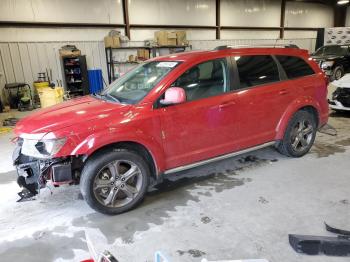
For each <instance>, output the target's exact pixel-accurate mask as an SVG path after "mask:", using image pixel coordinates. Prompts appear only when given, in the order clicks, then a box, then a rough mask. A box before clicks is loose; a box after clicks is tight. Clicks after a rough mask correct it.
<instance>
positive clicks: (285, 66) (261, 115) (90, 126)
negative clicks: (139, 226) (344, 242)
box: [14, 47, 328, 214]
mask: <svg viewBox="0 0 350 262" xmlns="http://www.w3.org/2000/svg"><path fill="white" fill-rule="evenodd" d="M326 95H327V79H326V78H325V76H324V74H323V72H322V71H321V70H320V68H319V67H318V66H317V64H316V63H315V62H314V61H313V60H312V59H311V58H310V57H309V56H308V54H307V52H306V51H305V50H300V49H297V48H229V47H226V48H225V47H221V48H219V49H217V50H212V51H198V52H188V53H181V54H173V55H169V56H163V57H157V58H154V59H151V60H148V61H147V62H146V63H143V64H140V65H139V66H137V67H136V68H135V69H133V70H131V71H130V72H128V73H127V74H125V75H124V76H123V77H121V78H120V79H118V80H117V81H115V82H114V83H112V84H111V86H110V87H109V88H108V89H107V90H105V91H104V92H103V93H102V94H101V95H90V96H85V97H82V98H79V99H74V100H71V101H68V102H65V103H62V104H59V105H56V106H53V107H50V108H47V109H42V110H40V111H37V112H35V113H33V114H31V115H30V116H28V117H26V118H24V119H23V120H21V121H20V122H19V123H18V124H17V126H16V129H15V133H16V135H17V136H18V146H17V148H16V150H15V152H14V164H15V165H16V166H17V172H18V183H19V185H20V186H22V187H23V191H22V192H21V193H19V194H20V196H21V197H22V198H26V197H31V196H33V195H35V194H37V193H38V192H39V190H40V189H41V188H43V187H45V185H46V183H47V181H48V180H51V181H52V183H53V184H54V185H56V186H58V185H61V184H65V183H78V182H80V187H81V192H82V195H83V197H84V199H85V200H86V201H87V203H88V204H89V205H90V206H91V207H92V208H93V209H95V210H97V211H99V212H102V213H107V214H117V213H121V212H124V211H127V210H129V209H131V208H132V207H134V206H135V205H137V204H138V203H139V202H140V201H141V200H142V198H143V197H144V196H145V193H146V191H147V188H148V187H149V186H150V185H154V184H156V183H159V182H160V181H162V177H163V175H164V174H170V173H174V172H177V171H181V170H184V169H188V168H192V167H196V166H199V165H201V164H205V163H209V162H212V161H215V160H219V159H223V158H226V157H231V156H234V155H238V154H241V153H246V152H249V151H252V150H255V149H258V148H262V147H266V146H271V145H275V146H276V148H277V149H278V150H279V151H280V152H281V153H282V154H285V155H288V156H292V157H301V156H303V155H304V154H306V153H307V152H308V151H309V150H310V148H311V146H312V144H313V142H314V140H315V136H316V131H317V128H318V127H320V126H322V125H324V124H326V123H327V119H328V103H327V99H326Z"/></svg>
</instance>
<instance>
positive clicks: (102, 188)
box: [80, 149, 150, 215]
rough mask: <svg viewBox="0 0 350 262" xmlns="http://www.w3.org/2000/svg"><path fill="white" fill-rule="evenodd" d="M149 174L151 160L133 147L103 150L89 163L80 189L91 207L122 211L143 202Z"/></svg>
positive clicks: (82, 177) (105, 212) (108, 211)
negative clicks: (146, 158)
mask: <svg viewBox="0 0 350 262" xmlns="http://www.w3.org/2000/svg"><path fill="white" fill-rule="evenodd" d="M149 175H150V171H149V168H148V165H147V163H146V162H145V160H144V159H143V158H142V157H141V156H139V155H138V154H136V153H135V152H133V151H129V150H124V149H116V150H114V151H110V152H100V153H98V154H97V155H95V156H92V157H91V159H89V160H88V162H87V163H86V165H85V167H84V169H83V172H82V176H81V181H80V190H81V193H82V195H83V197H84V199H85V200H86V202H87V203H88V204H89V206H90V207H91V208H93V209H95V210H96V211H98V212H101V213H104V214H110V215H114V214H119V213H123V212H126V211H128V210H130V209H132V208H133V207H135V206H136V205H137V204H138V203H140V202H141V200H142V199H143V198H144V196H145V194H146V192H147V188H148V184H149Z"/></svg>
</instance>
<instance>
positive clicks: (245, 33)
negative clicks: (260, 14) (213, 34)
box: [221, 30, 280, 39]
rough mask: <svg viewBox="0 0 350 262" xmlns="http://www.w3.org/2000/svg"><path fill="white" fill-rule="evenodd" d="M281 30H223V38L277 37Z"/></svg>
mask: <svg viewBox="0 0 350 262" xmlns="http://www.w3.org/2000/svg"><path fill="white" fill-rule="evenodd" d="M279 35H280V31H279V30H269V31H260V30H257V31H254V30H222V31H221V39H277V38H279Z"/></svg>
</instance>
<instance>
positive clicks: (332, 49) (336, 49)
mask: <svg viewBox="0 0 350 262" xmlns="http://www.w3.org/2000/svg"><path fill="white" fill-rule="evenodd" d="M347 53H348V46H341V45H332V46H323V47H321V48H319V49H318V50H317V51H316V52H315V54H314V55H346V54H347Z"/></svg>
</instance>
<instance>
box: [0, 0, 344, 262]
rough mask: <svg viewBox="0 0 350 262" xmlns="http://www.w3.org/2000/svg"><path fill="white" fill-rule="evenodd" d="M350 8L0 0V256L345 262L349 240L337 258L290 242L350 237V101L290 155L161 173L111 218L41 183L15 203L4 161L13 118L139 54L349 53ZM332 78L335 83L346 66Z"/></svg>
mask: <svg viewBox="0 0 350 262" xmlns="http://www.w3.org/2000/svg"><path fill="white" fill-rule="evenodd" d="M348 6H349V1H337V0H332V1H331V0H329V1H326V0H304V1H303V0H296V1H289V0H147V1H146V0H101V1H97V0H61V1H54V0H45V1H44V0H0V154H1V158H0V260H1V261H4V262H5V261H24V260H25V261H27V262H40V261H83V260H86V259H89V258H91V257H92V254H91V251H90V252H89V249H88V243H87V242H90V243H93V246H94V248H95V249H96V250H97V251H98V252H103V251H105V250H107V251H109V252H110V253H111V254H112V255H113V256H114V257H115V258H116V259H117V261H119V262H123V261H135V262H138V261H157V262H158V261H168V262H175V261H227V262H228V261H247V262H254V261H256V262H266V261H268V262H280V261H291V262H292V261H293V262H294V261H305V262H309V261H310V262H312V261H317V262H335V261H337V262H338V261H344V262H345V261H348V260H349V256H350V248H349V247H350V241H349V239H350V238H349V236H347V237H346V236H344V239H345V240H344V241H348V242H347V244H346V245H347V248H348V250H349V251H348V254H347V255H346V254H345V256H344V255H342V256H339V255H338V256H332V255H325V254H317V255H314V256H310V255H307V254H302V253H298V252H296V251H295V250H294V249H293V248H292V246H291V245H290V243H289V238H288V237H289V234H298V235H313V236H329V237H334V236H336V235H335V234H334V233H331V232H329V231H327V230H326V228H325V223H327V224H328V225H332V226H333V227H335V228H340V229H344V230H348V231H349V230H350V225H349V221H350V196H349V188H350V177H349V174H350V173H349V168H350V162H349V159H350V132H349V131H350V103H349V107H348V108H338V109H339V110H338V109H337V110H333V109H331V108H330V110H329V119H328V124H327V126H326V127H325V128H322V129H320V130H319V132H317V137H316V140H315V143H314V145H313V147H312V148H311V150H310V152H309V153H308V154H307V155H305V156H303V157H301V158H291V157H287V156H283V155H281V154H279V153H278V152H277V151H276V150H275V148H274V147H267V148H263V149H259V150H257V151H252V152H249V153H245V154H242V155H238V156H234V157H231V158H227V159H224V160H220V161H217V162H213V163H209V164H206V165H203V166H200V167H195V168H192V169H188V170H185V171H180V172H177V173H174V174H170V175H167V176H166V177H164V180H163V182H161V183H159V184H157V185H155V186H152V187H150V188H149V189H148V192H147V194H146V196H145V199H144V200H143V201H142V202H141V203H140V204H139V205H138V206H137V207H136V208H134V209H132V210H130V211H128V212H125V213H122V214H119V215H115V216H109V215H104V214H101V213H98V212H96V211H94V210H93V209H91V208H90V207H89V206H88V205H87V203H86V202H85V201H84V199H83V196H82V194H81V193H80V188H79V185H62V186H59V187H56V186H53V185H48V186H47V187H46V188H43V189H42V190H40V194H39V195H37V196H35V197H33V198H32V199H29V200H28V201H23V202H16V201H17V200H18V199H19V196H18V195H17V192H18V191H20V188H19V186H18V184H17V172H16V167H15V166H14V165H13V160H12V154H13V151H14V150H15V146H16V143H15V142H14V138H15V134H14V128H15V125H16V123H17V122H18V121H19V120H20V119H23V118H25V117H27V116H30V115H31V114H33V113H35V112H38V111H40V110H43V108H46V107H49V106H53V105H56V104H61V103H64V102H65V101H67V100H69V101H70V102H71V103H75V101H78V100H76V99H80V98H81V97H82V96H90V95H91V94H95V93H97V94H99V93H101V92H103V90H105V89H106V88H107V87H108V86H109V84H110V83H112V82H113V81H118V78H120V77H122V76H123V75H124V74H125V73H126V72H128V71H129V70H131V69H133V68H134V67H136V66H138V65H140V64H143V63H147V60H148V59H152V58H155V57H159V56H163V55H169V54H174V55H175V54H177V53H181V52H190V51H196V50H213V49H214V48H216V47H218V46H231V47H233V48H235V47H237V48H238V47H241V46H243V47H261V46H262V47H264V46H269V47H271V46H272V47H281V46H297V47H298V48H300V49H305V50H307V52H308V53H309V54H310V55H311V54H312V53H314V52H315V51H316V50H317V49H318V48H320V47H322V46H324V45H331V44H332V45H334V44H335V45H346V44H347V45H349V44H350V8H349V7H348ZM336 30H338V31H336ZM347 30H349V32H348V34H349V36H347V35H345V32H347ZM331 32H341V33H335V35H334V37H333V35H332V33H331ZM337 35H339V36H340V35H341V36H344V37H338V36H337ZM327 37H329V38H327ZM327 39H328V40H327ZM286 48H288V47H286ZM343 57H344V56H343ZM332 65H333V63H332ZM349 65H350V55H349ZM322 69H323V70H325V71H326V70H328V69H326V68H325V67H324V68H323V67H322ZM338 69H339V68H338ZM341 69H342V70H341V73H342V74H341V76H343V75H345V76H344V78H346V77H347V75H346V74H347V73H350V71H347V70H346V68H345V66H344V67H341ZM349 69H350V68H349ZM336 71H337V68H336V69H334V71H332V75H328V76H329V78H330V80H331V82H330V83H329V86H328V98H330V97H331V96H332V94H333V92H334V91H335V90H336V88H337V86H336V85H335V84H334V83H336V82H332V80H338V79H337V77H336ZM338 72H339V71H338ZM333 74H334V75H333ZM334 77H336V79H332V78H334ZM344 81H345V80H344ZM349 82H350V80H349ZM349 87H350V83H349ZM333 97H334V96H333ZM44 110H45V109H44ZM66 120H67V121H69V119H66ZM261 121H264V119H261ZM189 143H191V141H190V139H189ZM340 235H343V234H340ZM345 235H346V234H345ZM346 245H345V246H346ZM155 254H156V255H155ZM157 256H159V257H158V258H155V257H157ZM96 261H97V260H96ZM105 261H107V260H105Z"/></svg>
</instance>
